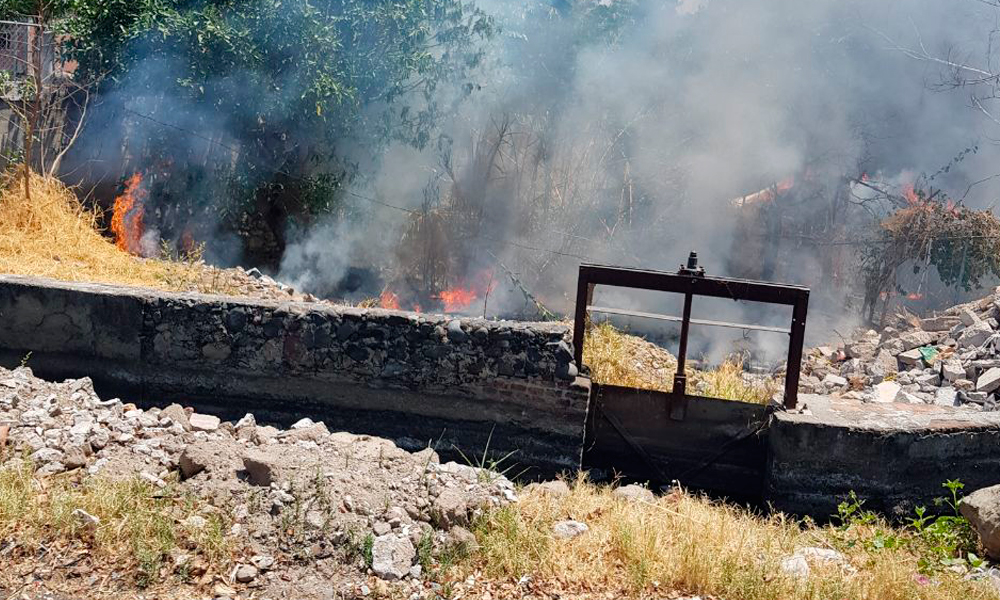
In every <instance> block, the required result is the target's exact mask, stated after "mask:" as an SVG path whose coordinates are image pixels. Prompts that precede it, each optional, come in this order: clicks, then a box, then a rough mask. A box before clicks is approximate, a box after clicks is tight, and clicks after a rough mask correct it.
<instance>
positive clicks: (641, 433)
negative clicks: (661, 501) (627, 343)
mask: <svg viewBox="0 0 1000 600" xmlns="http://www.w3.org/2000/svg"><path fill="white" fill-rule="evenodd" d="M598 285H601V286H614V287H624V288H634V289H642V290H653V291H660V292H670V293H678V294H684V311H683V315H682V316H680V317H676V316H667V315H660V314H654V313H644V312H637V311H632V310H624V309H616V308H610V307H601V306H594V305H593V304H592V301H593V296H594V289H595V287H596V286H598ZM695 296H707V297H714V298H729V299H732V300H746V301H752V302H761V303H768V304H779V305H787V306H791V307H792V322H791V326H790V327H789V328H787V329H786V328H780V327H766V326H760V325H751V324H740V323H726V322H721V321H709V320H699V319H692V318H691V305H692V303H693V301H694V297H695ZM808 305H809V289H808V288H805V287H802V286H795V285H781V284H775V283H766V282H758V281H748V280H742V279H730V278H723V277H710V276H708V275H706V274H705V272H704V270H703V269H701V268H699V267H698V259H697V255H696V254H695V253H693V252H692V253H691V256H690V257H689V259H688V263H687V265H685V266H682V267H681V269H680V270H679V271H678V272H677V273H666V272H660V271H648V270H639V269H625V268H617V267H606V266H598V265H586V264H585V265H581V267H580V275H579V280H578V284H577V301H576V315H575V323H574V330H573V340H574V343H573V345H574V351H575V354H576V361H577V364H578V365H583V346H584V336H585V335H586V332H587V323H588V319H589V315H590V314H591V313H602V314H613V315H621V316H629V317H641V318H649V319H657V320H665V321H673V322H679V323H680V324H681V333H680V342H679V350H678V353H677V373H676V374H675V375H674V381H673V391H672V392H670V393H666V392H658V391H652V390H641V389H634V388H624V387H619V386H614V385H601V384H597V383H595V384H594V385H593V390H592V394H591V407H590V413H589V415H588V420H587V434H586V444H585V449H584V465H585V467H587V468H589V469H594V470H600V471H604V472H607V473H614V474H615V475H618V476H622V477H624V478H626V479H632V480H639V481H652V482H656V483H662V484H668V483H670V482H672V481H675V480H676V481H679V482H680V483H681V484H682V485H684V486H689V487H694V488H701V489H707V490H713V491H716V492H721V493H724V494H729V495H733V496H743V497H759V495H760V493H761V491H762V489H763V484H764V470H765V462H766V459H767V452H766V449H767V448H766V442H765V438H764V435H763V433H764V432H765V430H766V428H767V424H768V422H769V420H770V415H771V413H772V412H773V411H774V410H780V409H782V408H785V409H790V408H794V407H795V405H796V402H797V397H798V385H799V372H800V368H801V362H802V345H803V340H804V336H805V324H806V313H807V310H808ZM691 324H695V325H702V326H709V327H730V328H737V329H742V330H750V331H769V332H778V333H785V334H788V336H789V342H788V366H787V369H786V375H785V390H784V402H783V405H781V406H764V405H760V404H750V403H747V402H740V401H735V400H721V399H717V398H707V397H702V396H693V395H690V394H688V393H687V378H686V375H685V372H684V365H685V362H686V360H687V356H686V355H687V342H688V333H689V330H690V326H691Z"/></svg>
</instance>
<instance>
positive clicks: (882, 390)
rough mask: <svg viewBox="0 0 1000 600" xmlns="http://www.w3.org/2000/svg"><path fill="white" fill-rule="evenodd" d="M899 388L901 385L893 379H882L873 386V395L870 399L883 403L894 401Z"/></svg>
mask: <svg viewBox="0 0 1000 600" xmlns="http://www.w3.org/2000/svg"><path fill="white" fill-rule="evenodd" d="M900 389H902V386H900V385H899V384H898V383H896V382H895V381H883V382H882V383H880V384H878V385H876V386H875V396H874V397H873V398H872V401H874V402H885V403H889V402H895V401H896V396H898V395H899V391H900Z"/></svg>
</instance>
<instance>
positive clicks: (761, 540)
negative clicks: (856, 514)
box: [451, 477, 1000, 600]
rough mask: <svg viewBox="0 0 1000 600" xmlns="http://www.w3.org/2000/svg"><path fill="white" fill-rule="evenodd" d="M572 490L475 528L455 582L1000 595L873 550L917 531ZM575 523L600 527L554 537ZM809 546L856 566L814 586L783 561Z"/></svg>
mask: <svg viewBox="0 0 1000 600" xmlns="http://www.w3.org/2000/svg"><path fill="white" fill-rule="evenodd" d="M571 487H572V493H571V494H570V495H569V496H568V497H565V498H557V497H553V496H551V495H546V494H543V493H539V492H531V493H526V494H522V497H521V501H520V502H519V503H518V504H517V505H512V506H508V507H505V508H502V509H499V510H497V511H494V512H492V513H490V514H488V515H486V516H485V517H483V518H482V519H481V520H480V521H479V522H478V524H477V527H476V534H477V537H478V539H479V542H480V552H479V553H477V554H475V555H473V557H472V558H470V559H469V560H467V561H466V562H465V563H463V564H462V565H461V567H460V568H458V569H456V570H455V571H454V572H453V573H451V576H452V577H453V578H455V579H456V580H461V578H462V577H464V576H466V575H467V573H469V572H472V571H475V570H481V571H482V572H484V573H486V574H488V575H489V577H491V578H492V579H494V580H501V581H518V580H522V581H523V579H522V578H524V577H529V578H531V579H532V581H533V582H534V585H536V586H537V587H536V589H552V591H553V592H556V591H558V593H564V594H567V595H569V596H570V597H577V596H576V595H579V597H588V593H589V592H593V593H594V594H595V595H594V596H593V597H595V598H596V597H653V598H656V597H662V596H663V595H665V594H664V593H663V592H666V591H681V592H683V593H685V594H691V595H701V596H711V597H713V598H716V597H717V598H723V599H726V600H844V599H851V600H854V599H868V600H914V599H918V600H932V599H933V600H986V599H994V600H995V599H996V598H998V597H1000V596H998V595H997V593H996V592H995V591H994V590H993V588H992V586H991V584H990V583H989V582H988V581H979V582H975V581H966V580H964V579H963V577H962V575H961V574H960V573H951V572H948V571H947V570H944V569H941V570H940V571H938V572H936V573H935V574H933V576H932V577H925V576H921V575H920V574H919V561H920V558H921V557H920V556H919V554H918V553H917V552H915V551H914V549H913V548H914V547H915V546H910V545H907V544H903V543H901V544H899V545H898V546H896V547H891V548H889V547H887V548H882V549H878V548H874V547H873V546H872V545H871V544H866V543H864V540H866V539H869V538H871V536H872V535H873V533H874V532H875V531H884V532H889V533H890V534H891V535H893V536H897V537H898V538H899V539H900V540H903V541H905V540H907V539H909V538H912V537H913V536H915V534H914V533H913V532H912V531H910V530H904V529H902V528H897V527H893V526H891V525H889V524H887V523H885V522H881V521H878V522H873V523H869V524H856V525H852V526H851V527H849V528H837V527H834V526H832V525H830V526H818V525H815V524H811V523H809V522H799V521H797V520H794V519H791V518H789V517H787V516H785V515H783V514H780V513H777V514H774V515H772V516H760V515H758V514H755V513H753V512H750V511H748V510H746V509H743V508H740V507H737V506H733V505H730V504H724V503H721V502H715V501H711V500H708V499H706V498H703V497H700V496H696V495H692V494H689V493H686V492H683V491H677V492H673V493H671V494H668V495H667V496H664V497H660V498H657V499H656V500H655V501H654V502H651V503H648V502H637V501H630V500H624V499H620V498H616V497H614V496H613V495H612V491H613V490H612V488H611V487H609V486H599V485H594V484H592V483H590V482H588V481H587V480H586V479H585V478H583V477H581V478H579V479H578V480H577V481H575V482H572V483H571ZM567 518H572V519H577V520H580V521H583V522H585V523H586V524H587V525H588V526H589V527H590V530H589V531H587V532H586V533H584V534H582V535H580V536H579V537H577V538H574V539H571V540H561V539H557V538H555V537H554V536H553V535H552V525H553V524H554V523H555V522H557V521H560V520H563V519H567ZM805 547H820V548H829V549H836V550H838V551H840V552H842V553H843V554H844V555H845V556H846V558H847V562H846V563H843V564H837V563H823V562H816V561H810V567H811V575H810V576H809V577H808V578H807V579H799V578H796V577H795V576H793V575H791V574H789V573H786V572H785V571H783V570H782V568H781V562H782V560H783V559H785V558H787V557H788V556H790V555H791V554H793V553H794V552H795V551H796V550H797V549H800V548H805ZM666 596H667V597H671V596H669V594H666Z"/></svg>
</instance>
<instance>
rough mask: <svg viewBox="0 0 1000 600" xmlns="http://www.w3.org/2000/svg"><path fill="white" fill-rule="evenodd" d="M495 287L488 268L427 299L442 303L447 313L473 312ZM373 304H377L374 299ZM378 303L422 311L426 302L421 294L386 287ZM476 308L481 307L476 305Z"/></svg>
mask: <svg viewBox="0 0 1000 600" xmlns="http://www.w3.org/2000/svg"><path fill="white" fill-rule="evenodd" d="M495 287H496V286H495V284H494V281H493V271H492V270H489V269H486V270H484V271H480V272H479V273H478V274H477V275H476V276H475V277H473V278H471V279H469V280H460V281H459V282H458V283H457V284H455V285H454V286H452V287H450V288H447V289H444V290H442V291H440V292H438V293H436V294H430V295H429V296H428V297H427V298H426V300H431V301H436V302H438V303H440V307H441V309H442V310H443V311H444V312H446V313H466V312H471V311H472V309H473V307H474V305H476V304H477V303H485V302H486V301H488V299H489V295H490V293H491V292H492V291H493V289H494V288H495ZM372 304H373V305H374V304H376V302H375V301H374V299H373V301H372ZM377 305H378V306H379V307H380V308H385V309H388V310H412V311H414V312H421V311H422V307H423V305H424V304H423V301H422V300H421V299H420V294H414V293H410V294H407V293H405V292H403V291H394V290H393V289H390V288H386V289H384V290H383V291H382V293H381V294H380V295H379V297H378V301H377ZM476 308H479V307H478V306H476Z"/></svg>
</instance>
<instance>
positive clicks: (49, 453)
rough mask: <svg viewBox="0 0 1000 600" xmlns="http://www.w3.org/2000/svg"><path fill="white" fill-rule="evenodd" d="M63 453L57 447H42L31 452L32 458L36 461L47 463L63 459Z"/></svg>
mask: <svg viewBox="0 0 1000 600" xmlns="http://www.w3.org/2000/svg"><path fill="white" fill-rule="evenodd" d="M62 457H63V453H62V451H60V450H56V449H55V448H41V449H40V450H36V451H35V452H33V453H31V456H29V457H28V458H30V459H31V460H33V461H34V462H36V463H40V464H45V463H50V462H56V461H60V460H62Z"/></svg>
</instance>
